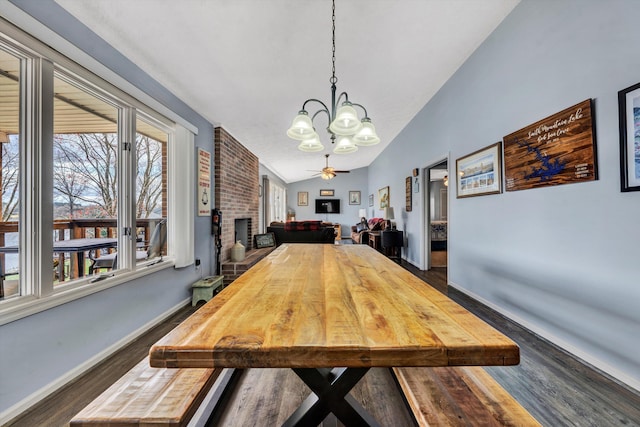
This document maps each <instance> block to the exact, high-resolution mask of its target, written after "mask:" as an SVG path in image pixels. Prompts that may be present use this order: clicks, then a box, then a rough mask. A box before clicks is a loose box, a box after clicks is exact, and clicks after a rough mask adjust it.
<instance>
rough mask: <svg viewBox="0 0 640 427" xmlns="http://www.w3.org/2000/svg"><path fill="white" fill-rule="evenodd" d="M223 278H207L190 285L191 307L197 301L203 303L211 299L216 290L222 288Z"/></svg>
mask: <svg viewBox="0 0 640 427" xmlns="http://www.w3.org/2000/svg"><path fill="white" fill-rule="evenodd" d="M222 279H224V276H209V277H205V278H204V279H200V280H198V281H197V282H196V283H194V284H193V285H191V288H192V289H193V296H192V297H191V306H192V307H193V306H195V305H196V304H197V303H198V301H202V300H204V301H205V302H207V301H209V300H210V299H211V298H213V293H214V291H216V290H217V289H218V288H221V289H222V288H223V287H224V283H223V281H222Z"/></svg>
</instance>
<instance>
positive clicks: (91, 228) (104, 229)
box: [0, 218, 162, 281]
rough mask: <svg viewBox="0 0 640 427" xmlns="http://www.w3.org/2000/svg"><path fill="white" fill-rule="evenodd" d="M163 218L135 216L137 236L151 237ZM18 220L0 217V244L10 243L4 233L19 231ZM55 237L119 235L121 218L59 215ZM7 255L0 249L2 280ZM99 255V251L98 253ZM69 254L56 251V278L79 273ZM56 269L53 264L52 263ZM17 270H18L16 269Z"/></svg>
mask: <svg viewBox="0 0 640 427" xmlns="http://www.w3.org/2000/svg"><path fill="white" fill-rule="evenodd" d="M161 220H162V218H140V219H137V220H136V230H135V233H136V236H137V239H138V241H140V242H148V241H149V239H150V238H151V232H152V231H153V228H154V227H155V224H157V223H158V222H160V221H161ZM18 227H19V224H18V222H17V221H0V246H5V245H6V244H7V242H6V239H5V235H6V234H7V233H17V232H18ZM53 230H54V231H53V240H54V241H59V240H68V239H83V238H96V237H118V220H117V219H115V218H113V219H109V218H82V219H60V220H54V222H53ZM113 250H115V249H113ZM5 256H7V255H6V254H4V253H0V280H2V278H4V277H5V275H6V274H7V272H6V271H5V265H6V264H5ZM98 256H99V254H98ZM68 260H69V254H65V253H57V254H55V255H54V260H53V262H54V265H55V266H56V269H55V270H56V271H54V273H55V274H56V277H57V279H56V280H57V281H64V280H68V279H69V277H77V271H76V272H75V274H74V272H72V271H67V270H65V266H67V268H68V269H71V267H73V268H74V269H77V268H78V267H77V266H71V265H70V263H69V262H68ZM52 269H53V266H52ZM14 273H15V274H17V272H14Z"/></svg>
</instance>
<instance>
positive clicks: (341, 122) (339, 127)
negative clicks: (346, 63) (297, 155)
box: [287, 0, 380, 179]
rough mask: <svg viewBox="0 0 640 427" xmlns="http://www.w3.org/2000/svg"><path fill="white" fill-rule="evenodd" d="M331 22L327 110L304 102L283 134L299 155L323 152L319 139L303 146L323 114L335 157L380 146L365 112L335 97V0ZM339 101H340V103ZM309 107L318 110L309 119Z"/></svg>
mask: <svg viewBox="0 0 640 427" xmlns="http://www.w3.org/2000/svg"><path fill="white" fill-rule="evenodd" d="M331 19H332V36H333V38H332V51H331V52H332V54H331V63H332V75H331V78H330V79H329V82H330V83H331V104H330V106H329V107H327V105H326V104H325V103H324V102H322V101H320V100H318V99H315V98H310V99H307V100H306V101H305V102H304V103H303V104H302V108H301V109H300V111H299V112H298V115H297V116H296V117H295V119H293V123H292V124H291V127H290V128H289V130H287V135H288V136H289V138H292V139H295V140H297V141H302V143H300V145H298V149H300V150H302V151H309V152H315V151H322V150H323V149H324V146H323V145H322V143H321V142H320V138H319V137H318V139H317V142H314V143H310V142H307V140H311V139H312V135H313V134H314V133H315V128H314V126H313V121H314V120H315V118H316V117H317V116H318V115H319V114H322V113H325V114H326V115H327V120H328V127H327V131H328V132H329V137H330V139H331V143H332V144H334V145H335V146H334V149H333V152H334V153H336V154H349V153H353V152H355V151H357V150H358V145H359V146H371V145H375V144H378V143H379V142H380V138H378V135H377V134H376V128H375V127H374V126H373V124H372V123H371V119H370V118H369V116H368V115H367V110H366V109H365V108H364V107H363V106H362V105H361V104H356V103H352V102H350V101H349V95H348V94H347V92H342V93H341V94H340V95H339V96H337V97H336V91H337V88H336V83H337V82H338V78H337V77H336V2H335V0H333V1H332V9H331ZM343 98H344V100H343ZM341 100H343V101H342V102H340V101H341ZM310 103H311V104H317V106H318V109H317V110H316V111H315V113H313V115H312V116H309V112H308V111H307V104H310ZM338 106H339V107H338ZM356 107H357V108H358V109H361V110H362V112H363V113H364V117H363V118H362V119H360V118H359V117H358V112H357V110H356ZM316 136H317V134H316ZM342 137H348V139H347V140H344V139H343V138H342ZM336 140H337V141H336ZM323 178H324V177H323ZM331 178H333V177H331ZM331 178H325V179H331Z"/></svg>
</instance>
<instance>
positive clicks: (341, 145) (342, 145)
mask: <svg viewBox="0 0 640 427" xmlns="http://www.w3.org/2000/svg"><path fill="white" fill-rule="evenodd" d="M356 151H358V146H357V145H355V144H354V143H353V141H351V139H350V138H349V137H348V136H341V137H339V138H338V142H337V143H336V148H334V149H333V152H334V153H336V154H350V153H355V152H356Z"/></svg>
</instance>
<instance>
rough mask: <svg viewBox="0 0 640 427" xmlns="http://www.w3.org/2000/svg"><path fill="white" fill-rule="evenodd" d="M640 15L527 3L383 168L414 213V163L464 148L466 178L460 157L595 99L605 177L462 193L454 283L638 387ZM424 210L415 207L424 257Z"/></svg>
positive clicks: (583, 4)
mask: <svg viewBox="0 0 640 427" xmlns="http://www.w3.org/2000/svg"><path fill="white" fill-rule="evenodd" d="M639 16H640V2H638V1H636V0H608V1H602V0H553V1H552V0H523V1H522V2H521V3H520V4H519V5H518V6H517V7H516V8H515V9H514V11H513V12H512V13H511V14H510V15H509V16H508V17H507V18H506V19H505V20H504V21H503V23H502V24H501V25H500V26H499V27H498V28H497V29H496V31H495V32H494V33H492V34H491V35H490V36H489V37H488V38H487V40H486V41H485V42H484V43H483V44H482V45H481V46H480V48H479V49H478V50H477V51H476V52H475V53H474V54H473V55H472V56H471V57H470V58H469V59H468V60H467V61H466V62H465V63H464V64H463V66H461V67H460V69H459V70H458V71H457V72H456V74H455V75H454V76H453V77H452V78H451V79H450V80H449V81H448V82H447V84H446V85H445V86H444V87H443V88H442V89H441V90H440V92H439V93H438V94H437V95H436V96H435V97H434V98H433V99H432V100H431V101H430V102H429V103H428V104H427V105H426V106H425V107H424V108H423V109H422V111H421V112H420V113H419V114H418V115H417V116H416V117H415V118H414V120H413V121H412V122H411V123H410V124H409V125H408V126H407V127H406V128H405V129H404V130H403V131H402V133H401V134H400V135H399V136H398V137H397V138H396V139H395V140H394V141H393V143H392V144H391V145H390V146H389V147H388V148H387V149H386V150H385V152H384V153H383V154H382V155H381V156H379V157H378V158H377V159H376V161H375V162H374V163H373V164H372V165H371V166H370V167H369V187H370V188H378V187H381V186H383V185H391V204H392V205H393V206H403V200H404V178H405V177H406V176H409V174H410V172H411V170H412V169H413V168H415V167H420V168H423V167H426V166H428V165H431V164H433V163H435V162H436V161H437V160H439V159H440V158H442V157H445V158H446V156H447V155H448V154H449V153H450V161H449V165H450V167H449V176H455V175H454V174H452V173H451V171H452V170H453V169H454V168H455V159H457V158H459V157H461V156H463V155H466V154H469V153H471V152H474V151H476V150H478V149H480V148H482V147H485V146H487V145H490V144H492V143H495V142H496V141H499V140H501V139H502V137H503V136H505V135H508V134H509V133H511V132H513V131H516V130H518V129H520V128H522V127H524V126H527V125H529V124H532V123H534V122H536V121H538V120H540V119H542V118H544V117H546V116H548V115H551V114H553V113H556V112H558V111H560V110H563V109H565V108H567V107H569V106H571V105H574V104H577V103H578V102H580V101H583V100H585V99H588V98H593V99H594V100H595V121H596V137H597V160H598V165H599V168H598V169H599V175H600V179H599V180H598V181H595V182H588V183H580V184H570V185H562V186H556V187H547V188H540V189H533V190H524V191H516V192H508V193H503V194H500V195H492V196H482V197H472V198H466V199H457V198H456V197H455V191H453V190H452V191H450V194H449V206H450V209H449V262H450V264H449V281H450V283H451V284H452V285H453V286H455V287H458V288H461V289H463V290H464V291H465V292H468V293H470V294H472V295H474V296H476V297H478V298H479V299H480V300H483V301H485V302H487V303H488V304H489V305H491V306H493V307H495V308H497V309H498V310H499V311H501V312H503V313H506V314H508V315H509V316H510V317H512V318H514V319H515V320H517V321H519V322H521V323H522V324H524V325H525V326H527V327H529V328H531V329H532V330H534V331H535V332H537V333H539V334H541V335H542V336H544V337H546V338H548V339H550V340H551V341H553V342H555V343H557V344H560V345H561V346H562V347H564V348H565V349H567V350H568V351H570V352H573V353H574V354H576V355H578V356H580V357H582V358H584V359H586V360H587V361H589V362H591V363H592V364H594V365H596V366H597V367H599V368H601V369H603V370H605V371H607V372H609V373H610V374H612V375H614V376H616V377H617V378H619V379H620V380H622V381H624V382H626V383H628V384H629V385H632V386H633V387H635V388H636V389H640V358H638V354H640V339H639V337H640V335H639V332H638V331H640V310H639V309H638V303H639V301H640V286H638V285H639V283H640V279H639V276H640V267H638V265H639V263H638V242H639V241H640V228H639V227H638V217H639V216H638V215H639V213H640V193H637V192H636V193H621V192H620V175H619V173H620V172H619V167H620V166H619V137H618V106H617V92H618V91H619V90H621V89H624V88H626V87H629V86H631V85H633V84H635V83H638V82H640V73H639V70H640V55H638V54H637V49H638V42H639V41H640V25H638V17H639ZM401 77H402V76H394V78H401ZM407 153H411V155H408V154H407ZM389 171H391V172H389ZM418 199H420V198H418ZM422 212H423V211H422V207H421V206H416V202H414V209H413V212H409V213H406V212H405V213H404V216H405V218H404V222H405V223H406V225H404V227H405V228H406V230H407V232H408V236H409V250H408V251H407V254H408V255H407V256H408V257H409V259H410V260H412V262H416V263H420V262H421V258H422V257H423V253H422V249H421V247H420V246H421V241H420V238H419V236H420V234H421V229H422V226H421V224H422V222H421V214H422ZM397 216H398V215H397V214H396V217H397ZM399 227H400V224H399Z"/></svg>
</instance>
